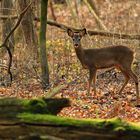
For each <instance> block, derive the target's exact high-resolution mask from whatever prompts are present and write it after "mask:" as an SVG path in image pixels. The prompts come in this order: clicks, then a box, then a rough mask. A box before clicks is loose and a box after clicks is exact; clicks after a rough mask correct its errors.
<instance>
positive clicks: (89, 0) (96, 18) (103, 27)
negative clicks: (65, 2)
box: [84, 0, 107, 31]
mask: <svg viewBox="0 0 140 140" xmlns="http://www.w3.org/2000/svg"><path fill="white" fill-rule="evenodd" d="M84 3H85V4H86V5H87V7H88V9H89V10H90V12H91V13H92V15H93V16H94V18H95V20H96V23H97V24H98V25H99V26H100V27H101V28H102V29H103V30H106V31H107V28H106V26H105V25H104V24H103V22H102V21H101V19H100V18H99V17H98V15H97V14H96V12H95V11H94V9H93V3H92V1H91V0H84Z"/></svg>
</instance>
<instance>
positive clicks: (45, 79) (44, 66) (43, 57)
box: [39, 0, 49, 87]
mask: <svg viewBox="0 0 140 140" xmlns="http://www.w3.org/2000/svg"><path fill="white" fill-rule="evenodd" d="M47 8H48V0H41V19H40V22H41V23H40V35H39V37H40V38H39V41H40V43H39V47H40V63H41V71H42V83H43V86H45V87H46V86H48V85H49V68H48V60H47V53H46V28H47V24H46V22H47Z"/></svg>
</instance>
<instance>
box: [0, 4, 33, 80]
mask: <svg viewBox="0 0 140 140" xmlns="http://www.w3.org/2000/svg"><path fill="white" fill-rule="evenodd" d="M31 4H32V2H31V3H30V4H29V5H28V6H27V7H26V8H25V9H24V10H23V11H22V12H21V13H20V15H19V19H18V21H17V23H16V24H15V26H14V27H13V28H12V29H11V31H10V32H9V34H8V35H7V36H6V38H5V39H4V41H3V43H2V45H0V48H2V47H5V48H6V50H7V52H8V55H9V64H8V69H7V72H8V73H9V75H10V80H11V83H12V72H11V66H12V53H11V50H10V48H9V47H8V46H7V45H6V44H7V41H8V39H9V38H10V36H11V35H12V34H13V32H14V31H15V30H16V29H17V27H18V26H19V24H20V22H21V20H22V18H23V16H24V15H25V13H26V12H27V10H28V8H29V7H30V5H31Z"/></svg>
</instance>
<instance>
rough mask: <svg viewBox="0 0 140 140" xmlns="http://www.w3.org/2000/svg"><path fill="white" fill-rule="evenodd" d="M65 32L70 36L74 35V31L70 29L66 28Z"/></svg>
mask: <svg viewBox="0 0 140 140" xmlns="http://www.w3.org/2000/svg"><path fill="white" fill-rule="evenodd" d="M67 33H68V35H69V36H70V37H72V36H73V35H74V33H73V31H72V30H71V29H67Z"/></svg>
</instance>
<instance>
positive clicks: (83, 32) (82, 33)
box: [80, 28, 87, 36]
mask: <svg viewBox="0 0 140 140" xmlns="http://www.w3.org/2000/svg"><path fill="white" fill-rule="evenodd" d="M85 34H87V31H86V28H84V29H82V30H81V31H80V35H81V36H84V35H85Z"/></svg>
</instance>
